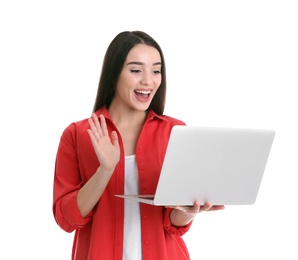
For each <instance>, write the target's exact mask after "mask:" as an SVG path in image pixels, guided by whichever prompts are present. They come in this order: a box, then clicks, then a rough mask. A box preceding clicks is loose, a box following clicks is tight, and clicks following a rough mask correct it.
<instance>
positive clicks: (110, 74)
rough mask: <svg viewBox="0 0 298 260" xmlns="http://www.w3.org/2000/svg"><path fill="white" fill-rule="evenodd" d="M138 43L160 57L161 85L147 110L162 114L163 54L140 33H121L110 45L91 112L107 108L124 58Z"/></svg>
mask: <svg viewBox="0 0 298 260" xmlns="http://www.w3.org/2000/svg"><path fill="white" fill-rule="evenodd" d="M140 43H143V44H146V45H148V46H152V47H154V48H155V49H157V50H158V52H159V54H160V57H161V64H162V66H161V76H162V77H161V84H160V86H159V88H158V90H157V92H156V93H155V95H154V97H153V99H152V101H151V104H150V106H149V109H152V110H154V111H155V112H156V113H157V114H160V115H161V114H163V111H164V107H165V100H166V68H165V60H164V56H163V52H162V50H161V48H160V46H159V44H158V43H157V42H156V41H155V40H154V39H153V38H152V37H151V36H150V35H148V34H146V33H144V32H142V31H132V32H129V31H125V32H121V33H119V34H118V35H117V36H116V37H115V38H114V39H113V40H112V42H111V43H110V45H109V47H108V49H107V51H106V54H105V57H104V60H103V65H102V70H101V75H100V79H99V84H98V89H97V95H96V99H95V104H94V107H93V112H95V111H96V110H98V109H99V108H101V107H103V106H104V105H105V106H106V107H107V108H109V106H110V104H111V102H112V99H113V97H114V94H115V88H116V84H117V80H118V78H119V75H120V73H121V70H122V67H123V65H124V62H125V60H126V57H127V55H128V53H129V51H130V50H131V49H132V48H133V47H134V46H135V45H137V44H140Z"/></svg>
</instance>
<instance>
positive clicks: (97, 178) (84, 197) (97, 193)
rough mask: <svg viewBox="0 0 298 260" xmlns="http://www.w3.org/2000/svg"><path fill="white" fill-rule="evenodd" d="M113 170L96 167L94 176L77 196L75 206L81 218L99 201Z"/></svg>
mask: <svg viewBox="0 0 298 260" xmlns="http://www.w3.org/2000/svg"><path fill="white" fill-rule="evenodd" d="M113 171H114V170H105V169H103V168H102V167H98V168H97V170H96V172H95V174H94V175H93V176H92V177H91V178H90V179H89V180H88V182H87V183H86V184H85V185H84V186H83V187H82V188H81V190H80V191H79V193H78V196H77V204H78V207H79V210H80V212H81V215H82V217H83V218H84V217H86V216H87V215H88V214H89V213H90V211H91V210H92V209H93V208H94V206H95V205H96V204H97V202H98V201H99V199H100V197H101V195H102V194H103V192H104V190H105V188H106V186H107V184H108V182H109V180H110V178H111V176H112V174H113Z"/></svg>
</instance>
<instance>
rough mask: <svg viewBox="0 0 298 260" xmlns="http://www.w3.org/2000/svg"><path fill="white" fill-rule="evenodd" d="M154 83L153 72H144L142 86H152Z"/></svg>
mask: <svg viewBox="0 0 298 260" xmlns="http://www.w3.org/2000/svg"><path fill="white" fill-rule="evenodd" d="M152 82H153V75H152V74H151V72H144V74H143V76H142V78H141V84H142V85H146V86H148V85H151V84H152Z"/></svg>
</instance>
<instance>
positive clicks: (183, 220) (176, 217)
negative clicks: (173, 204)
mask: <svg viewBox="0 0 298 260" xmlns="http://www.w3.org/2000/svg"><path fill="white" fill-rule="evenodd" d="M195 216H196V213H185V212H182V211H181V210H179V209H173V210H172V212H171V215H170V220H171V223H172V225H173V226H176V227H183V226H186V225H187V224H189V223H190V222H191V221H192V220H193V219H194V217H195Z"/></svg>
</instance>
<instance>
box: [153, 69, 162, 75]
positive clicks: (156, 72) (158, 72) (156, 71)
mask: <svg viewBox="0 0 298 260" xmlns="http://www.w3.org/2000/svg"><path fill="white" fill-rule="evenodd" d="M153 73H154V74H161V71H160V70H155V71H153Z"/></svg>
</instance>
